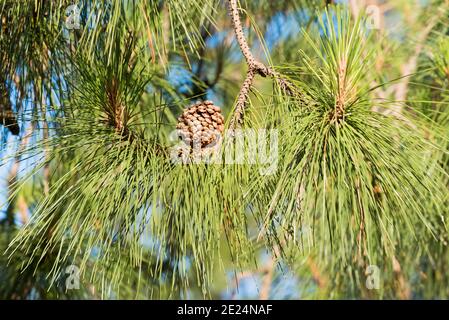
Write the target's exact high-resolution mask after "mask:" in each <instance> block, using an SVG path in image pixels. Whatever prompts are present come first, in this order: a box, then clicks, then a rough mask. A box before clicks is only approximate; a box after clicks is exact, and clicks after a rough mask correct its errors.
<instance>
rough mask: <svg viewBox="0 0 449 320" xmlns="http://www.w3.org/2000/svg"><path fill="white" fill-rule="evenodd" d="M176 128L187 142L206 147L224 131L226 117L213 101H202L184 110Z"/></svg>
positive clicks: (191, 144)
mask: <svg viewBox="0 0 449 320" xmlns="http://www.w3.org/2000/svg"><path fill="white" fill-rule="evenodd" d="M176 128H177V129H178V133H179V135H180V137H181V139H183V140H184V142H185V143H186V144H188V145H190V146H194V147H195V146H197V145H199V146H200V147H201V149H204V148H207V147H208V146H210V145H211V144H212V143H213V142H215V141H216V140H217V139H218V137H219V135H221V134H222V133H223V131H224V117H223V115H222V114H221V109H220V107H217V106H215V105H214V103H213V102H212V101H209V100H207V101H201V102H197V103H195V104H193V105H191V106H190V107H188V108H187V109H185V110H184V112H183V114H182V115H181V116H180V117H179V118H178V125H177V126H176Z"/></svg>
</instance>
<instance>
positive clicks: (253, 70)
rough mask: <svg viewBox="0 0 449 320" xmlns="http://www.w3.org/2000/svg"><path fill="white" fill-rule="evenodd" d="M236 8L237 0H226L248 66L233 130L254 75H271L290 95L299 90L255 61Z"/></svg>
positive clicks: (240, 116)
mask: <svg viewBox="0 0 449 320" xmlns="http://www.w3.org/2000/svg"><path fill="white" fill-rule="evenodd" d="M238 10H239V9H238V6H237V0H228V11H229V15H230V16H231V21H232V26H233V28H234V33H235V36H236V38H237V42H238V44H239V47H240V51H241V52H242V54H243V56H244V57H245V60H246V64H247V66H248V71H247V73H246V78H245V81H244V82H243V85H242V87H241V88H240V92H239V94H238V96H237V103H236V107H235V111H234V114H233V116H232V118H231V122H230V125H229V129H230V130H234V129H235V128H236V127H237V125H239V124H240V123H241V122H242V119H243V114H244V112H245V107H246V104H247V101H248V97H249V92H250V91H251V87H252V85H253V82H254V79H255V77H256V75H260V76H262V77H267V76H268V77H271V78H273V79H274V80H275V81H276V82H277V84H278V85H279V87H280V88H281V89H282V90H283V91H284V92H286V93H287V94H289V95H292V96H299V91H298V90H297V88H296V87H295V86H294V85H293V84H292V83H291V82H290V81H288V80H287V79H285V78H284V77H282V75H281V74H279V73H278V72H276V71H275V70H274V69H273V68H271V67H269V66H266V65H265V64H263V63H262V62H260V61H257V60H256V59H255V58H254V56H253V54H252V53H251V49H250V47H249V45H248V42H247V41H246V38H245V34H244V33H243V28H242V22H241V20H240V15H239V11H238Z"/></svg>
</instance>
